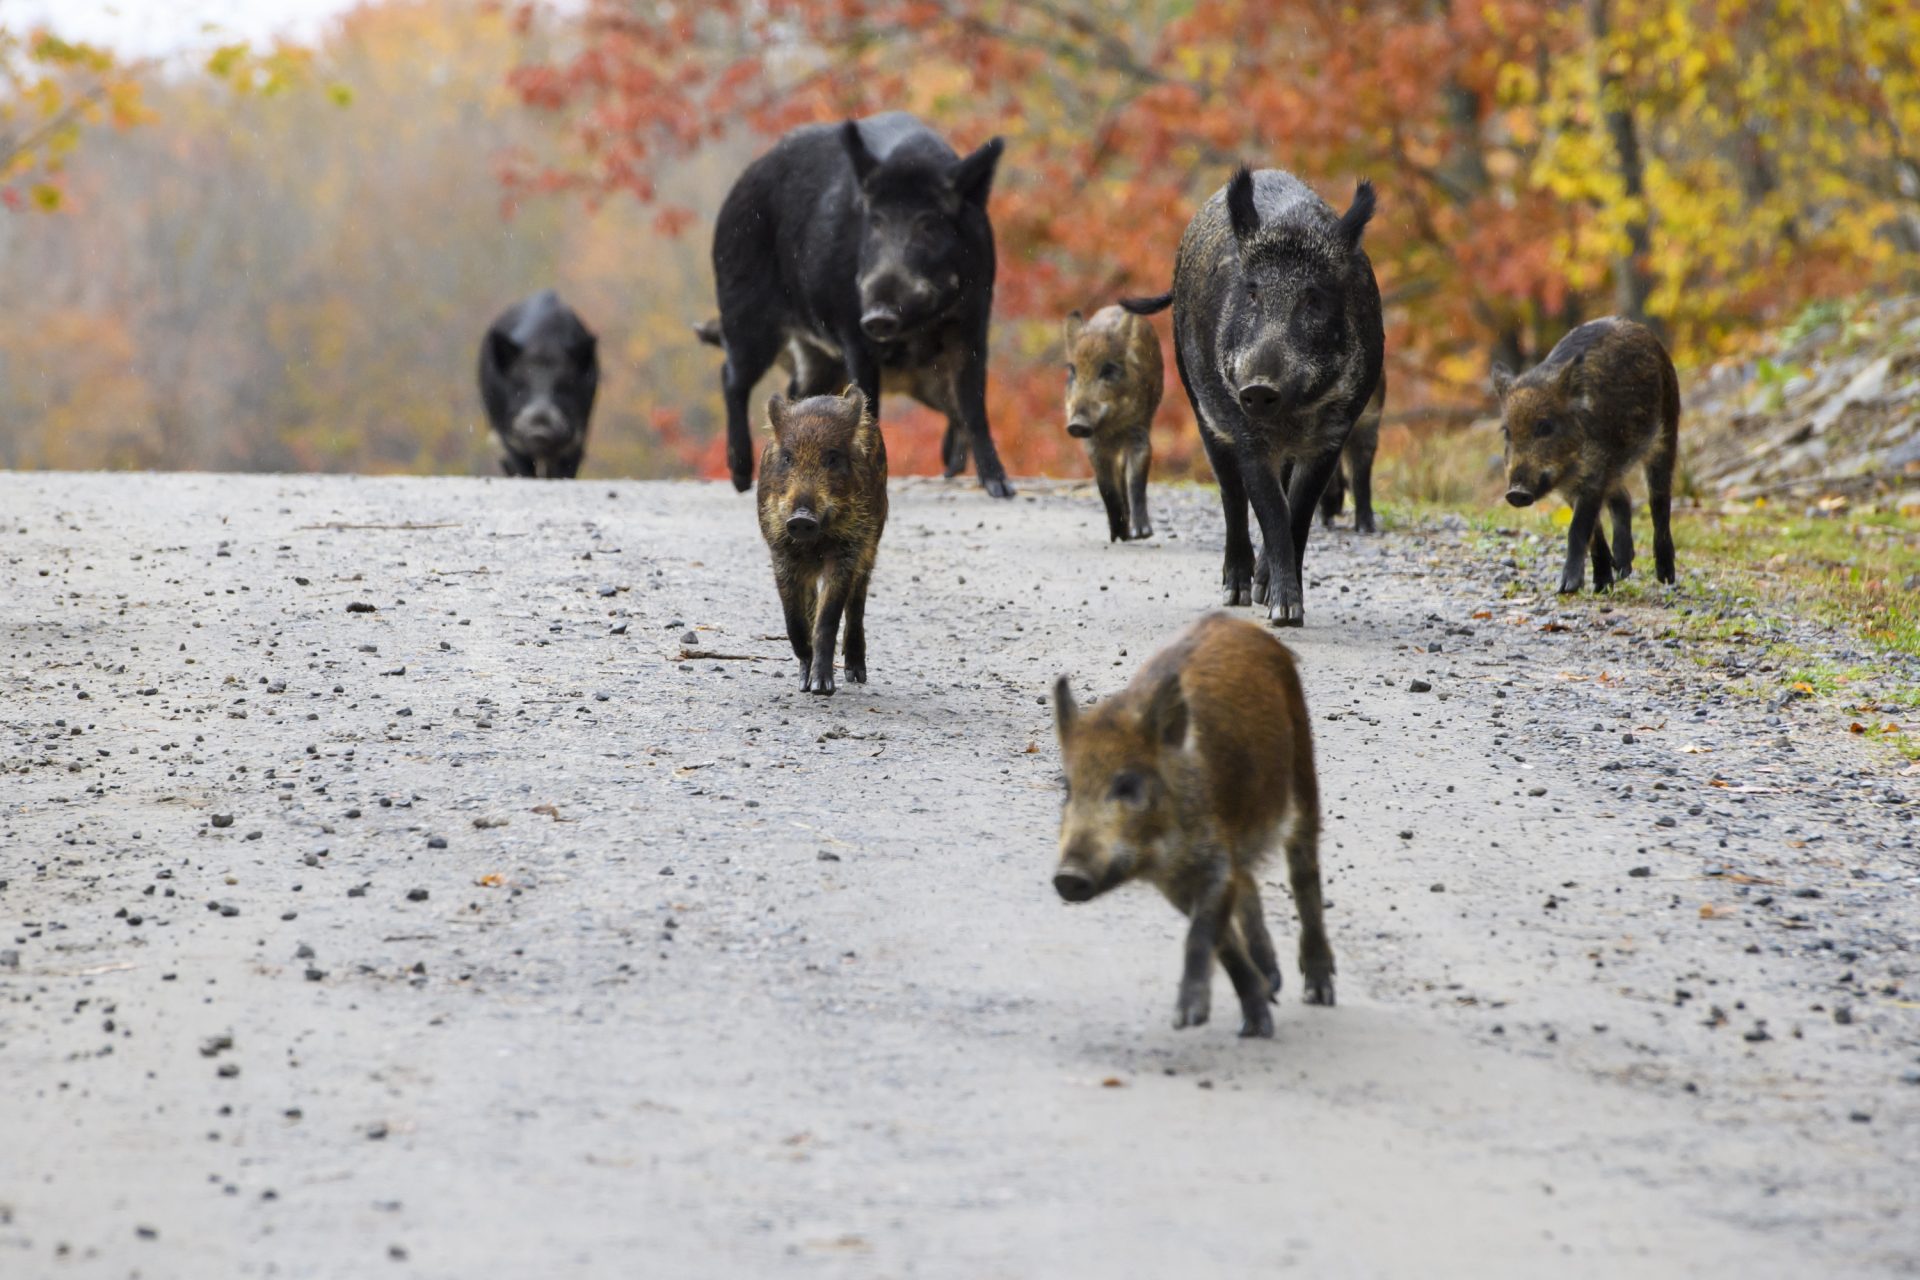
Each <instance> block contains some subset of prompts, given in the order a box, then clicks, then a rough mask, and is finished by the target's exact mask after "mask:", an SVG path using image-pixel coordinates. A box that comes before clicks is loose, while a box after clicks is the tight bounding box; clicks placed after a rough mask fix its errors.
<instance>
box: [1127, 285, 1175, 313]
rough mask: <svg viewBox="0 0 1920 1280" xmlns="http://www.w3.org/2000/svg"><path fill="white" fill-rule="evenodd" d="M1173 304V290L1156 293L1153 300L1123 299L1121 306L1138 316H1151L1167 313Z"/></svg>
mask: <svg viewBox="0 0 1920 1280" xmlns="http://www.w3.org/2000/svg"><path fill="white" fill-rule="evenodd" d="M1172 303H1173V290H1171V289H1169V290H1167V291H1166V292H1165V293H1156V294H1154V295H1153V296H1152V297H1151V298H1122V299H1120V305H1121V307H1122V308H1124V309H1125V310H1127V311H1131V312H1133V314H1134V315H1137V316H1150V315H1152V314H1154V313H1155V312H1156V311H1165V310H1166V309H1167V308H1168V307H1169V306H1170V305H1172Z"/></svg>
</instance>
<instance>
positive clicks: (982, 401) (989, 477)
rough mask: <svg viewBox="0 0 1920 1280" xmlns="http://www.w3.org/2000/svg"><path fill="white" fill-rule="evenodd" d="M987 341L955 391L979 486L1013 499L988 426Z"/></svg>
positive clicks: (957, 381)
mask: <svg viewBox="0 0 1920 1280" xmlns="http://www.w3.org/2000/svg"><path fill="white" fill-rule="evenodd" d="M986 351H987V342H986V335H985V334H984V333H982V334H981V335H980V341H979V343H978V344H976V345H975V347H974V350H973V353H971V354H970V355H969V356H968V358H967V362H966V363H965V364H964V365H962V366H961V367H960V370H959V373H958V375H957V377H956V378H955V385H954V391H955V393H956V396H955V399H956V403H957V405H958V407H959V409H960V420H961V421H962V422H964V423H965V424H966V427H967V435H968V436H969V437H970V438H971V443H972V445H973V463H974V469H975V470H976V471H978V472H979V473H980V483H981V485H982V486H983V487H984V488H985V489H986V491H987V492H988V493H989V494H991V495H992V496H993V497H996V498H1011V497H1012V496H1013V486H1012V485H1011V484H1008V483H1007V469H1006V467H1004V466H1003V465H1001V462H1000V451H999V450H998V449H996V448H994V447H993V433H992V430H991V429H990V428H989V426H988V424H987V357H986Z"/></svg>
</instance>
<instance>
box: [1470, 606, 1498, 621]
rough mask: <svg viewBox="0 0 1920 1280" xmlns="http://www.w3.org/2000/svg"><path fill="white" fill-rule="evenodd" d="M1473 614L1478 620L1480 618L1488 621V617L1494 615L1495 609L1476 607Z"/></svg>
mask: <svg viewBox="0 0 1920 1280" xmlns="http://www.w3.org/2000/svg"><path fill="white" fill-rule="evenodd" d="M1473 616H1474V617H1475V618H1477V619H1478V620H1480V621H1482V622H1485V621H1486V620H1487V619H1488V618H1491V617H1492V616H1493V610H1491V609H1475V610H1474V611H1473Z"/></svg>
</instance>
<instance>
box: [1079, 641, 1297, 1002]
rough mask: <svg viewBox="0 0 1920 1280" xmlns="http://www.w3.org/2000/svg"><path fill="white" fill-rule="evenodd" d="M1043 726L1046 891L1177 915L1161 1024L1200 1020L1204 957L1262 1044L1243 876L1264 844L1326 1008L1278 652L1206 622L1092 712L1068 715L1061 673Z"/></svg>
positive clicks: (1261, 955)
mask: <svg viewBox="0 0 1920 1280" xmlns="http://www.w3.org/2000/svg"><path fill="white" fill-rule="evenodd" d="M1054 723H1055V731H1056V733H1057V735H1058V738H1059V742H1060V753H1061V758H1062V763H1063V764H1064V765H1065V768H1066V774H1067V803H1066V807H1065V809H1064V810H1063V812H1062V814H1061V820H1060V863H1059V867H1058V869H1057V871H1056V875H1055V879H1054V885H1055V888H1056V889H1057V890H1058V891H1059V893H1060V895H1061V896H1062V897H1064V898H1066V899H1067V900H1068V901H1071V902H1078V901H1084V900H1086V899H1088V898H1091V897H1096V896H1098V895H1099V894H1100V893H1103V892H1105V891H1107V890H1109V889H1113V888H1116V887H1118V886H1119V885H1121V884H1124V883H1126V882H1127V881H1128V880H1132V879H1140V880H1144V881H1146V882H1148V883H1149V884H1152V885H1153V886H1154V887H1156V888H1158V889H1159V890H1160V892H1161V893H1163V894H1164V895H1165V896H1166V898H1167V900H1168V901H1170V902H1171V903H1173V905H1174V906H1175V907H1176V908H1178V909H1179V910H1180V911H1181V913H1182V914H1184V915H1186V916H1187V917H1188V918H1189V920H1190V921H1191V922H1192V923H1191V926H1190V929H1189V933H1188V941H1187V953H1186V954H1187V965H1186V969H1185V973H1184V976H1183V978H1182V981H1181V987H1180V1000H1179V1005H1178V1011H1177V1013H1176V1016H1175V1022H1174V1025H1175V1026H1192V1025H1195V1024H1196V1023H1201V1022H1205V1021H1206V1020H1207V1005H1208V994H1207V992H1208V986H1209V980H1210V975H1211V970H1212V964H1213V960H1214V958H1215V957H1216V956H1217V957H1218V959H1219V960H1220V962H1221V964H1222V965H1223V966H1224V967H1225V968H1226V970H1227V974H1228V976H1229V977H1230V978H1231V979H1232V980H1233V985H1234V990H1235V992H1236V994H1237V995H1238V996H1239V998H1240V1007H1241V1013H1242V1017H1243V1019H1244V1022H1243V1025H1242V1028H1241V1034H1242V1035H1254V1036H1264V1035H1271V1034H1272V1033H1273V1020H1272V1015H1271V1013H1270V1012H1269V1011H1268V1009H1267V1005H1268V1003H1269V1001H1270V1000H1271V999H1272V998H1273V997H1274V995H1275V993H1277V992H1278V991H1279V989H1280V966H1279V962H1278V960H1277V958H1276V956H1275V954H1274V949H1273V942H1272V939H1271V938H1270V937H1269V935H1268V933H1267V927H1266V922H1265V919H1264V916H1263V914H1262V911H1261V907H1260V890H1259V885H1258V880H1257V876H1256V872H1257V870H1258V868H1259V867H1260V865H1261V864H1262V862H1263V861H1264V860H1265V859H1266V858H1267V857H1268V856H1269V854H1270V853H1271V852H1272V851H1273V850H1274V849H1275V848H1276V847H1278V848H1281V849H1284V850H1285V852H1286V858H1287V873H1288V878H1289V882H1290V886H1291V888H1292V890H1293V896H1294V903H1295V906H1296V907H1297V909H1298V911H1299V915H1300V970H1301V973H1302V975H1303V976H1304V978H1305V979H1306V998H1307V1001H1308V1002H1309V1003H1313V1004H1332V1003H1333V1000H1334V996H1333V973H1334V964H1333V950H1332V948H1331V947H1330V946H1329V945H1328V942H1327V937H1326V927H1325V921H1324V918H1323V912H1322V903H1321V896H1320V894H1321V886H1320V864H1319V852H1318V850H1319V833H1320V799H1319V784H1318V781H1317V779H1316V776H1315V773H1314V764H1313V739H1312V730H1311V727H1310V724H1309V720H1308V715H1307V705H1306V699H1305V696H1304V694H1303V693H1302V690H1301V686H1300V677H1299V673H1298V671H1296V669H1295V667H1294V663H1293V658H1292V655H1291V654H1290V653H1288V651H1287V649H1286V647H1285V646H1284V645H1282V644H1281V643H1280V642H1279V641H1278V640H1276V639H1274V638H1273V637H1272V636H1271V635H1270V634H1268V633H1267V632H1266V631H1265V630H1263V629H1262V628H1260V627H1258V626H1255V625H1254V624H1252V623H1249V622H1244V621H1241V620H1238V619H1234V618H1229V617H1227V616H1226V615H1224V614H1218V613H1216V614H1211V615H1209V616H1207V617H1205V618H1202V619H1201V620H1200V621H1199V622H1197V623H1195V624H1194V625H1193V626H1192V627H1190V628H1189V629H1188V630H1187V631H1185V632H1184V633H1182V634H1181V635H1180V636H1179V637H1178V638H1177V639H1175V640H1174V641H1173V642H1172V643H1171V644H1169V645H1168V646H1167V647H1166V648H1165V649H1163V650H1161V651H1160V652H1159V653H1158V654H1156V655H1154V657H1153V658H1152V659H1151V660H1149V661H1148V662H1147V663H1146V664H1145V665H1144V666H1142V667H1141V669H1140V671H1139V672H1138V674H1136V675H1135V676H1134V678H1133V680H1132V681H1131V682H1130V683H1129V684H1128V685H1127V687H1126V688H1125V689H1124V690H1122V691H1121V692H1120V693H1118V694H1116V695H1115V696H1113V697H1111V698H1107V699H1103V700H1102V701H1101V702H1100V703H1099V704H1098V705H1097V706H1094V707H1091V708H1087V709H1082V708H1080V707H1079V706H1078V705H1077V704H1076V703H1075V702H1074V700H1073V692H1072V689H1071V688H1070V687H1069V685H1068V683H1067V680H1066V677H1064V676H1063V677H1061V678H1060V680H1059V681H1058V682H1057V683H1056V685H1055V686H1054Z"/></svg>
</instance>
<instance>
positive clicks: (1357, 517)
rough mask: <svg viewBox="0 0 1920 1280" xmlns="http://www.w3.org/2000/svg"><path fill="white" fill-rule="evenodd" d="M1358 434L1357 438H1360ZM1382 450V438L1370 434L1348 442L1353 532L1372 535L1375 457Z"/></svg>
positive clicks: (1348, 477)
mask: <svg viewBox="0 0 1920 1280" xmlns="http://www.w3.org/2000/svg"><path fill="white" fill-rule="evenodd" d="M1358 434H1359V433H1358V432H1356V433H1355V436H1356V437H1358ZM1379 448H1380V437H1379V435H1378V434H1377V433H1375V432H1369V433H1368V434H1367V435H1366V436H1365V437H1364V438H1355V439H1352V440H1349V441H1348V442H1347V479H1348V481H1349V483H1351V484H1352V486H1353V531H1354V532H1355V533H1372V532H1373V531H1374V527H1373V455H1374V453H1375V452H1376V451H1377V450H1378V449H1379Z"/></svg>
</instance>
